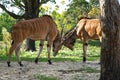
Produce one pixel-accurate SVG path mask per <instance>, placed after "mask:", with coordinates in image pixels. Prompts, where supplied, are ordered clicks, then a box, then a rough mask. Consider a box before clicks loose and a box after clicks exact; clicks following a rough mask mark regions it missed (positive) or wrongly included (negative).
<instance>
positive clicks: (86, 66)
mask: <svg viewBox="0 0 120 80" xmlns="http://www.w3.org/2000/svg"><path fill="white" fill-rule="evenodd" d="M23 64H24V66H23V67H20V66H19V65H18V64H17V62H11V65H12V66H11V67H7V64H6V63H5V62H0V80H38V79H36V78H35V76H39V75H45V76H50V77H56V78H58V80H99V77H100V65H99V64H98V62H97V61H90V62H87V63H82V62H71V61H64V62H53V64H52V65H49V64H47V63H46V62H39V63H38V64H35V63H34V62H28V61H23Z"/></svg>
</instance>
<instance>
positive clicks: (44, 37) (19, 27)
mask: <svg viewBox="0 0 120 80" xmlns="http://www.w3.org/2000/svg"><path fill="white" fill-rule="evenodd" d="M11 37H12V44H11V47H10V50H9V54H8V61H7V64H8V67H9V66H11V65H10V61H11V56H12V53H13V51H14V50H15V54H16V57H17V60H18V64H19V65H20V66H23V64H22V63H21V60H20V57H19V54H20V53H19V51H20V46H21V44H22V42H23V40H25V39H26V38H29V39H33V40H40V45H39V46H40V48H39V53H38V55H37V57H36V59H35V63H38V58H39V56H40V54H41V52H42V48H43V45H44V41H47V42H48V43H47V50H48V62H49V64H51V61H50V50H51V47H52V46H53V55H54V56H55V55H56V53H57V52H58V50H59V49H60V48H61V46H60V42H61V36H60V35H59V32H58V30H57V25H56V23H55V22H54V21H53V19H52V17H51V16H49V15H44V16H42V17H40V18H35V19H31V20H25V21H20V22H18V23H16V24H15V25H13V27H12V31H11Z"/></svg>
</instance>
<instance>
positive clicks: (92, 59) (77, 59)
mask: <svg viewBox="0 0 120 80" xmlns="http://www.w3.org/2000/svg"><path fill="white" fill-rule="evenodd" d="M7 58H8V57H7V56H0V61H3V62H4V61H7ZM11 60H12V61H17V59H16V56H12V58H11ZM21 60H22V61H30V62H31V61H33V62H34V60H35V58H34V57H21ZM51 60H52V61H53V62H59V61H73V62H75V61H77V62H78V61H80V62H81V61H82V56H81V57H79V58H76V57H75V58H63V57H62V58H61V57H56V58H51ZM96 60H99V56H89V57H87V61H96ZM47 61H48V59H47V58H39V62H47Z"/></svg>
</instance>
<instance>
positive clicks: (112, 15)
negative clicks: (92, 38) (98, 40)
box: [100, 0, 120, 80]
mask: <svg viewBox="0 0 120 80" xmlns="http://www.w3.org/2000/svg"><path fill="white" fill-rule="evenodd" d="M100 8H101V25H102V31H103V32H102V36H103V39H102V45H101V76H100V80H120V5H119V3H118V0H100Z"/></svg>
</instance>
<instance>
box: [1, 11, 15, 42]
mask: <svg viewBox="0 0 120 80" xmlns="http://www.w3.org/2000/svg"><path fill="white" fill-rule="evenodd" d="M14 23H15V20H14V19H13V18H12V17H10V16H9V15H8V14H6V13H4V12H3V13H1V14H0V41H2V40H3V36H2V28H6V29H7V31H8V32H10V31H11V27H12V25H13V24H14Z"/></svg>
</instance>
